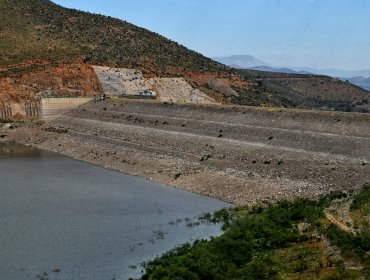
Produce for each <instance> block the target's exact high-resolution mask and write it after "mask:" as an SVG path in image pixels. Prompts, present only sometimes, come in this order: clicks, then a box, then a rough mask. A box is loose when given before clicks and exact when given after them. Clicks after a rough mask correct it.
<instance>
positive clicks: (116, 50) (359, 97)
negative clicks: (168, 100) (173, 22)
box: [0, 0, 370, 111]
mask: <svg viewBox="0 0 370 280" xmlns="http://www.w3.org/2000/svg"><path fill="white" fill-rule="evenodd" d="M0 18H1V20H0V35H1V40H0V86H1V87H0V101H1V100H12V101H18V100H22V99H27V98H29V97H32V96H34V95H35V94H37V93H39V92H47V94H48V95H50V94H54V95H75V94H80V95H95V94H97V93H100V92H101V91H102V88H101V85H100V83H99V79H98V77H97V76H96V75H95V73H94V71H93V68H92V67H91V66H92V65H101V66H109V67H123V68H135V69H139V70H140V71H142V72H143V74H144V75H145V76H146V77H148V78H150V77H184V78H185V79H186V81H187V82H188V83H189V84H190V85H192V86H193V87H195V88H197V89H199V90H201V91H203V92H204V93H206V94H208V95H209V96H210V97H212V98H213V99H215V100H216V101H218V102H223V103H234V104H242V105H255V106H283V107H299V108H300V107H302V108H316V109H318V108H324V109H325V108H329V109H330V108H331V106H328V105H327V104H329V103H330V102H331V100H334V101H335V102H336V103H338V104H339V103H340V104H342V103H343V102H342V99H343V100H345V102H346V106H339V105H338V106H334V107H335V109H337V110H351V111H366V110H367V109H368V104H365V103H366V102H365V101H366V100H368V99H370V98H369V92H367V91H365V90H361V89H359V88H357V87H354V86H352V85H350V84H348V83H341V82H336V83H331V86H330V90H328V91H327V90H326V88H325V87H323V86H322V84H321V83H320V81H315V79H316V78H315V77H310V79H311V80H313V81H311V80H310V81H309V83H311V84H316V85H317V86H316V88H313V87H311V86H310V87H307V88H306V91H303V92H302V91H297V90H295V89H292V88H291V85H290V84H289V85H286V84H284V83H282V84H281V83H280V84H278V85H277V84H276V83H275V84H274V86H272V87H271V86H269V85H270V84H271V81H270V80H271V79H268V77H266V80H264V78H262V82H261V78H258V77H257V75H258V74H256V73H258V72H251V73H252V74H250V75H249V74H246V73H245V72H237V70H234V69H230V68H228V67H227V66H225V65H223V64H220V63H217V62H215V61H213V60H211V59H209V58H206V57H204V56H203V55H201V54H199V53H197V52H194V51H191V50H189V49H187V48H186V47H184V46H181V45H180V44H178V43H176V42H174V41H171V40H169V39H167V38H165V37H163V36H161V35H159V34H156V33H153V32H151V31H149V30H146V29H144V28H140V27H137V26H135V25H133V24H130V23H128V22H126V21H122V20H119V19H114V18H111V17H107V16H102V15H96V14H91V13H87V12H82V11H77V10H74V9H67V8H63V7H61V6H59V5H56V4H54V3H53V2H51V1H48V0H0ZM301 78H302V80H303V83H305V82H307V81H306V78H307V77H305V76H301ZM261 83H262V85H261ZM277 87H278V89H277ZM311 89H319V90H318V91H312V92H311ZM307 92H309V93H307ZM313 92H314V93H313ZM230 93H232V94H230ZM337 94H338V95H337ZM347 94H348V96H350V97H348V96H347ZM312 95H315V96H312ZM316 95H317V96H316ZM343 96H344V97H343ZM316 99H317V100H319V102H316ZM347 99H348V100H347ZM349 99H350V100H349ZM364 100H365V101H364ZM322 101H323V102H322ZM324 101H325V102H324ZM362 102H363V103H364V104H362ZM360 103H361V104H360ZM325 106H326V107H325Z"/></svg>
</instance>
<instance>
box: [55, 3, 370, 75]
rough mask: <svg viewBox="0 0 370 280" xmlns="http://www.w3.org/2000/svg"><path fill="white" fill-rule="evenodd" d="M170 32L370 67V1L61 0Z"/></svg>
mask: <svg viewBox="0 0 370 280" xmlns="http://www.w3.org/2000/svg"><path fill="white" fill-rule="evenodd" d="M54 2H55V3H58V4H60V5H62V6H65V7H70V8H76V9H80V10H84V11H90V12H94V13H99V14H104V15H110V16H112V17H117V18H120V19H124V20H127V21H128V22H131V23H133V24H136V25H138V26H141V27H145V28H147V29H149V30H152V31H154V32H157V33H159V34H161V35H164V36H166V37H168V38H170V39H172V40H174V41H176V42H179V43H180V44H182V45H185V46H186V47H188V48H190V49H192V50H195V51H198V52H200V53H202V54H204V55H205V56H208V57H212V56H229V55H232V54H250V55H253V56H256V57H257V58H259V59H261V60H264V61H265V62H267V63H270V64H273V65H276V66H291V67H292V66H307V67H315V68H329V67H331V68H341V69H348V70H354V69H369V68H370V1H369V0H77V1H76V0H55V1H54Z"/></svg>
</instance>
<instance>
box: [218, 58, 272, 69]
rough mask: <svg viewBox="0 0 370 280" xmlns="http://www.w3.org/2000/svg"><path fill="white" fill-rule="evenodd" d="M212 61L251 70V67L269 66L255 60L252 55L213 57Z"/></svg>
mask: <svg viewBox="0 0 370 280" xmlns="http://www.w3.org/2000/svg"><path fill="white" fill-rule="evenodd" d="M212 59H213V60H216V61H217V62H220V63H222V64H225V65H228V66H230V67H234V68H248V69H250V68H251V67H255V66H268V64H267V63H265V62H263V61H262V60H259V59H258V58H255V57H254V56H252V55H232V56H227V57H223V56H219V57H213V58H212Z"/></svg>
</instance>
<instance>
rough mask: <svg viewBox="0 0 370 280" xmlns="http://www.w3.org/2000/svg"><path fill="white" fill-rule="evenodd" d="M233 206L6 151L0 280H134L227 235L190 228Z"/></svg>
mask: <svg viewBox="0 0 370 280" xmlns="http://www.w3.org/2000/svg"><path fill="white" fill-rule="evenodd" d="M230 206H231V205H229V204H226V203H223V202H221V201H218V200H215V199H211V198H208V197H203V196H199V195H195V194H191V193H188V192H184V191H181V190H177V189H174V188H170V187H167V186H165V185H162V184H157V183H154V182H150V181H147V180H144V179H141V178H137V177H132V176H128V175H125V174H122V173H118V172H114V171H110V170H106V169H104V168H101V167H98V166H94V165H91V164H87V163H82V162H79V161H75V160H72V159H70V158H67V157H63V156H59V155H55V154H52V153H47V152H41V151H39V150H35V149H31V148H27V147H24V146H18V145H14V144H12V145H10V144H0V279H4V280H5V279H7V280H11V279H16V280H22V279H27V280H28V279H37V276H44V279H86V280H87V279H89V280H93V279H99V280H104V279H127V278H128V277H137V276H140V271H141V269H142V268H141V267H140V263H141V262H143V261H147V260H150V259H153V258H154V257H155V256H158V255H160V254H162V253H164V252H165V251H167V250H169V249H171V248H173V247H175V246H176V245H179V244H181V243H185V242H191V241H194V240H195V239H199V238H207V237H210V236H214V235H218V234H220V229H219V226H215V225H210V224H201V225H199V226H190V224H191V223H192V222H196V221H197V217H199V215H200V214H202V213H205V212H211V211H215V210H218V209H221V208H225V207H230ZM39 279H40V277H39Z"/></svg>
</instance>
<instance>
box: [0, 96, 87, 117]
mask: <svg viewBox="0 0 370 280" xmlns="http://www.w3.org/2000/svg"><path fill="white" fill-rule="evenodd" d="M92 99H93V98H91V97H77V98H42V99H39V100H27V101H25V102H24V103H10V102H2V103H0V118H1V119H17V120H26V119H27V120H32V119H36V120H38V119H39V120H45V121H51V120H53V119H56V118H57V117H60V116H61V115H63V114H64V113H66V112H68V111H69V110H72V109H74V108H77V107H78V106H79V105H82V104H84V103H87V102H89V101H90V100H92Z"/></svg>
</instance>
